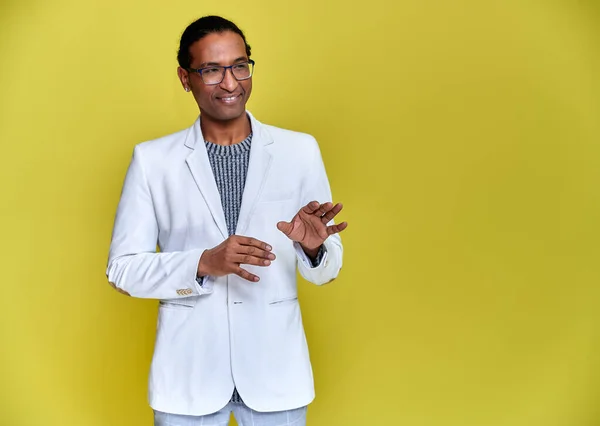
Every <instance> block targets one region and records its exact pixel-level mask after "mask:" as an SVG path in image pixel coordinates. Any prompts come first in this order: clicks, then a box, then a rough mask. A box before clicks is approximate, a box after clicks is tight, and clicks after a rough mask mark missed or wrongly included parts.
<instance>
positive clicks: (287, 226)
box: [277, 221, 293, 235]
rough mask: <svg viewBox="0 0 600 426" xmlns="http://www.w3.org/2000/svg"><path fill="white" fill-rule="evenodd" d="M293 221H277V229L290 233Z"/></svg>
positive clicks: (286, 233)
mask: <svg viewBox="0 0 600 426" xmlns="http://www.w3.org/2000/svg"><path fill="white" fill-rule="evenodd" d="M292 228H293V226H292V223H291V222H284V221H281V222H277V229H279V230H280V231H281V232H283V233H284V234H285V235H289V234H290V232H292Z"/></svg>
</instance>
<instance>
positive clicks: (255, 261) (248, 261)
mask: <svg viewBox="0 0 600 426" xmlns="http://www.w3.org/2000/svg"><path fill="white" fill-rule="evenodd" d="M231 260H232V261H233V262H234V263H237V264H244V265H256V266H269V265H270V264H271V260H270V259H265V258H264V257H258V256H251V255H249V254H236V255H235V256H232V257H231Z"/></svg>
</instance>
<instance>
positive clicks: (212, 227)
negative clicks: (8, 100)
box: [106, 113, 343, 415]
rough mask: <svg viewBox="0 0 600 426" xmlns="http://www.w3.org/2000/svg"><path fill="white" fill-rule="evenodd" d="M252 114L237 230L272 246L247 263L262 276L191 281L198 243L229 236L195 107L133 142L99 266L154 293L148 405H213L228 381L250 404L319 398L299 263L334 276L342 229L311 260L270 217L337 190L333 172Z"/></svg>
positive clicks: (281, 405)
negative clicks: (185, 120)
mask: <svg viewBox="0 0 600 426" xmlns="http://www.w3.org/2000/svg"><path fill="white" fill-rule="evenodd" d="M248 115H249V117H250V120H251V125H252V131H253V138H252V145H251V150H250V163H249V167H248V175H247V177H246V186H245V189H244V194H243V198H242V205H241V211H240V215H239V221H238V224H237V230H236V234H237V235H244V236H250V237H255V238H258V239H259V240H262V241H264V242H267V243H268V244H270V245H271V246H272V247H273V252H274V253H275V255H276V256H277V259H276V260H275V261H273V262H272V264H271V265H270V266H268V267H255V266H251V265H243V267H244V268H246V269H247V270H249V271H250V272H252V273H254V274H256V275H258V276H259V277H260V278H261V279H260V281H259V282H258V283H252V282H249V281H246V280H244V279H242V278H240V277H238V276H236V275H228V276H224V277H208V278H207V279H206V280H205V282H204V284H203V285H202V287H201V286H200V285H199V284H198V283H197V282H196V271H197V267H198V261H199V259H200V256H201V255H202V253H203V251H204V250H206V249H210V248H212V247H215V246H216V245H218V244H220V243H221V242H222V241H224V240H225V239H226V238H227V237H228V233H227V227H226V225H225V215H224V213H223V209H222V206H221V201H220V196H219V192H218V189H217V186H216V183H215V178H214V176H213V172H212V169H211V166H210V163H209V159H208V154H207V152H206V147H205V145H204V138H203V137H202V131H201V129H200V119H199V118H198V119H197V120H196V121H195V122H194V124H193V125H192V126H191V127H190V128H188V129H186V130H182V131H180V132H177V133H174V134H172V135H169V136H165V137H162V138H159V139H156V140H153V141H149V142H145V143H141V144H139V145H137V146H136V147H135V148H134V150H133V157H132V160H131V163H130V165H129V169H128V171H127V174H126V177H125V182H124V185H123V191H122V194H121V199H120V202H119V205H118V208H117V213H116V218H115V225H114V230H113V235H112V241H111V245H110V253H109V259H108V267H107V271H106V274H107V277H108V281H109V282H110V283H111V285H113V286H114V287H116V288H117V289H118V290H120V291H124V292H127V293H129V294H130V295H131V296H133V297H143V298H154V299H160V303H159V311H158V326H157V334H156V342H155V347H154V354H153V358H152V364H151V368H150V377H149V402H150V406H151V407H152V408H154V409H155V410H159V411H164V412H169V413H175V414H187V415H204V414H209V413H213V412H216V411H218V410H220V409H221V408H223V407H224V406H225V405H226V404H227V403H228V401H229V399H230V398H231V395H232V392H233V389H234V386H235V387H237V389H238V392H239V394H240V396H241V397H242V399H243V400H244V402H245V403H246V404H247V405H248V406H249V407H251V408H253V409H254V410H257V411H280V410H288V409H293V408H297V407H301V406H304V405H307V404H309V403H310V402H311V401H312V400H313V399H314V385H313V376H312V368H311V364H310V360H309V353H308V348H307V343H306V338H305V335H304V328H303V325H302V317H301V312H300V305H299V303H298V299H297V288H296V266H298V269H299V270H300V273H301V275H302V276H303V277H304V278H305V279H307V280H308V281H310V282H312V283H314V284H317V285H321V284H325V283H327V282H329V281H331V280H333V279H334V278H336V277H337V275H338V273H339V271H340V269H341V267H342V253H343V248H342V244H341V240H340V237H339V235H332V236H330V237H329V238H328V239H327V240H326V241H325V249H326V254H325V256H324V257H323V259H322V261H321V263H320V264H319V265H318V266H317V267H314V268H312V267H311V264H310V262H309V260H308V258H307V257H306V255H305V254H304V252H303V251H302V249H301V248H300V247H299V245H298V244H297V243H293V242H292V241H291V240H289V239H288V238H287V237H286V236H285V235H284V234H283V233H282V232H281V231H279V230H278V229H277V227H276V224H277V222H278V221H280V220H286V221H290V220H291V219H292V217H293V216H294V215H295V214H296V213H297V212H298V210H299V209H300V208H301V207H302V206H303V205H306V204H307V203H308V202H309V201H311V200H317V201H319V202H321V203H323V202H326V201H332V197H331V191H330V187H329V182H328V179H327V175H326V172H325V167H324V165H323V161H322V158H321V153H320V150H319V146H318V144H317V142H316V140H315V139H314V138H313V137H312V136H310V135H307V134H302V133H297V132H292V131H289V130H284V129H280V128H277V127H273V126H269V125H265V124H261V123H260V122H258V121H257V120H256V119H255V118H254V117H253V116H252V115H251V114H250V113H248ZM331 223H333V221H332V222H331ZM331 223H330V224H331ZM157 244H158V247H159V248H160V251H159V252H158V253H157V250H156V247H157Z"/></svg>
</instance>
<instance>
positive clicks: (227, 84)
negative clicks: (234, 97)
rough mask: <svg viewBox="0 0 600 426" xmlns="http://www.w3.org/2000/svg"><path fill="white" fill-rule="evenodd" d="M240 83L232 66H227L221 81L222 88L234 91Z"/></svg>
mask: <svg viewBox="0 0 600 426" xmlns="http://www.w3.org/2000/svg"><path fill="white" fill-rule="evenodd" d="M238 84H239V83H238V81H237V80H236V79H235V77H234V76H233V71H232V70H231V68H227V69H226V70H225V76H224V77H223V81H222V82H221V88H223V89H224V90H227V91H228V92H233V91H234V90H235V89H236V88H237V87H238Z"/></svg>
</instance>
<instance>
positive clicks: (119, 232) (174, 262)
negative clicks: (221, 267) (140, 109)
mask: <svg viewBox="0 0 600 426" xmlns="http://www.w3.org/2000/svg"><path fill="white" fill-rule="evenodd" d="M158 231H159V229H158V223H157V220H156V216H155V213H154V205H153V202H152V196H151V192H150V188H149V185H148V180H147V177H146V174H145V171H144V166H143V160H142V153H141V149H140V146H139V145H138V146H136V147H135V148H134V151H133V155H132V159H131V162H130V164H129V168H128V170H127V174H126V176H125V181H124V183H123V190H122V192H121V198H120V200H119V204H118V207H117V213H116V216H115V223H114V228H113V232H112V239H111V243H110V250H109V255H108V266H107V269H106V276H107V278H108V281H109V283H110V284H111V286H113V287H114V288H115V289H116V290H117V291H119V292H121V293H124V294H127V295H130V296H133V297H141V298H152V299H177V298H183V297H189V296H197V295H200V294H207V293H211V292H212V283H211V281H210V280H208V281H205V282H204V283H203V285H200V284H199V283H198V282H197V281H196V275H197V269H198V262H199V261H200V257H201V256H202V253H203V252H204V250H205V248H198V249H194V250H189V251H180V252H169V253H157V252H156V246H157V241H158Z"/></svg>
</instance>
